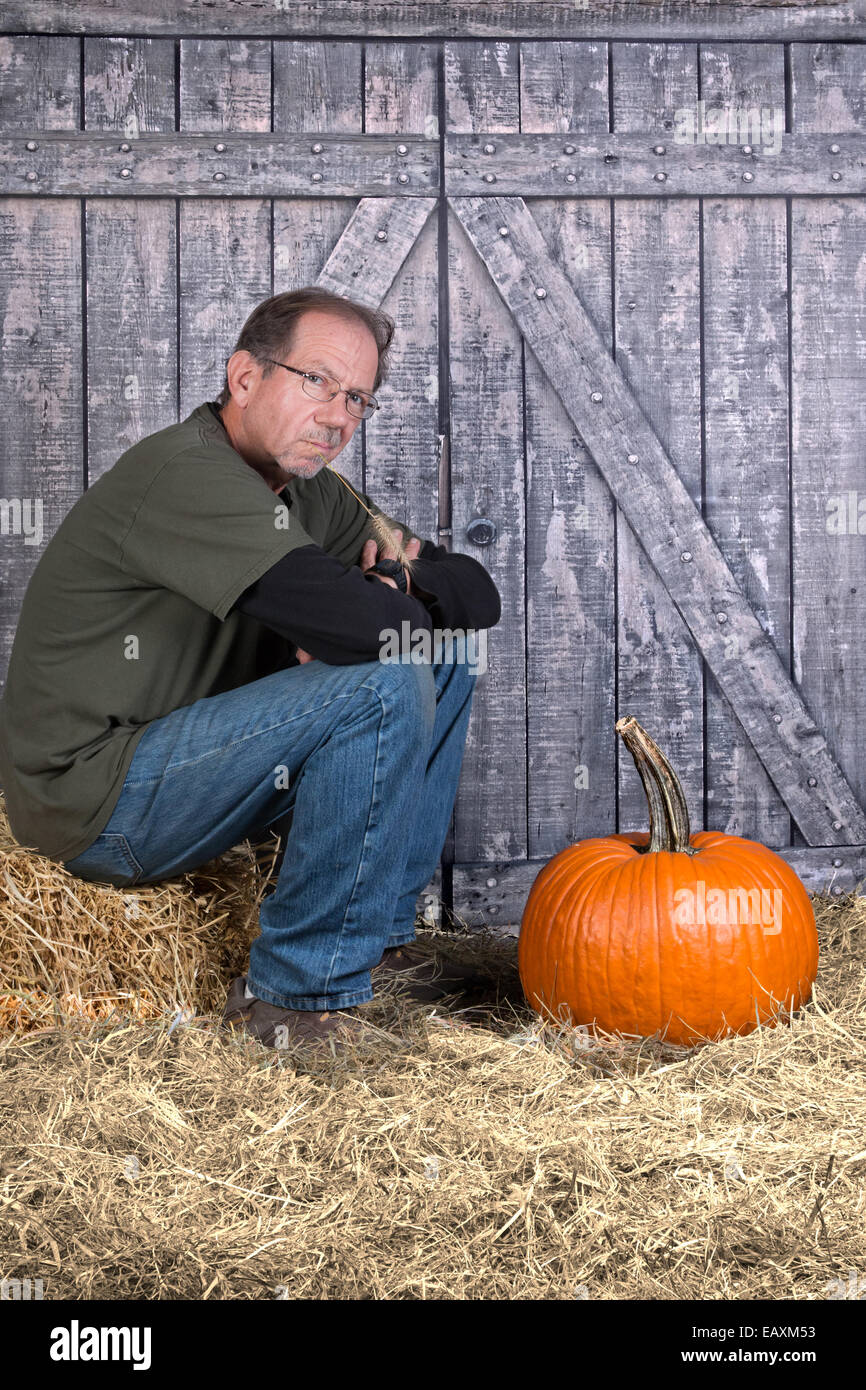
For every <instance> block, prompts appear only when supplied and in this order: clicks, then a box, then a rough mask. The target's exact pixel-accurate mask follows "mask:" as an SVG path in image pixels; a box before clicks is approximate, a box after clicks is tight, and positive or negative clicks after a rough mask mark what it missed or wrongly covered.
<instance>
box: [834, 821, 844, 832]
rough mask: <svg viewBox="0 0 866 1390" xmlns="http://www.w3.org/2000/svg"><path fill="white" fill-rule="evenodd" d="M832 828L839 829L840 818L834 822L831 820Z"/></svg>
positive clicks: (840, 824)
mask: <svg viewBox="0 0 866 1390" xmlns="http://www.w3.org/2000/svg"><path fill="white" fill-rule="evenodd" d="M833 829H834V830H841V829H842V822H841V821H840V820H834V822H833Z"/></svg>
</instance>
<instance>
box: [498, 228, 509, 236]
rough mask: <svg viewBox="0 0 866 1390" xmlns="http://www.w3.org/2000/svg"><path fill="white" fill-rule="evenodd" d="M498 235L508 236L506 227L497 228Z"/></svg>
mask: <svg viewBox="0 0 866 1390" xmlns="http://www.w3.org/2000/svg"><path fill="white" fill-rule="evenodd" d="M499 235H500V236H508V228H507V227H500V228H499Z"/></svg>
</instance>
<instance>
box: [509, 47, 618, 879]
mask: <svg viewBox="0 0 866 1390" xmlns="http://www.w3.org/2000/svg"><path fill="white" fill-rule="evenodd" d="M520 111H521V130H522V131H523V132H525V133H534V132H542V133H555V132H557V131H559V132H562V133H563V136H564V143H568V142H569V139H570V138H571V137H573V136H576V135H579V134H581V133H583V132H588V131H607V129H608V113H609V102H608V50H607V45H606V44H603V43H523V44H522V45H521V49H520ZM571 142H572V143H576V145H577V147H578V149H577V154H576V160H578V161H579V157H580V156H579V144H580V142H579V140H577V141H574V140H572V141H571ZM531 209H532V215H533V217H534V218H535V220H536V222H537V223H538V226H539V228H540V229H541V232H542V233H543V235H544V238H545V241H546V243H547V246H548V248H549V250H550V253H551V256H552V257H553V259H554V260H555V261H556V263H557V264H558V265H559V266H560V268H561V269H562V271H563V273H564V274H565V275H566V276H567V278H568V279H569V281H570V282H571V284H572V285H573V286H574V289H575V290H576V292H577V293H578V294H579V295H580V297H581V299H582V301H583V303H584V304H585V305H586V307H587V309H588V311H589V312H590V313H591V315H592V317H593V319H594V321H595V323H596V325H597V327H598V329H599V331H600V332H601V334H602V335H603V337H604V338H605V341H606V343H607V346H608V349H609V350H610V349H611V347H612V342H611V293H610V275H611V263H610V229H611V210H610V201H609V200H608V199H602V198H586V199H584V198H580V199H578V198H535V199H533V200H532V202H531ZM524 346H525V356H526V364H525V366H526V371H525V393H526V473H527V482H526V499H527V500H526V604H527V608H526V622H527V651H526V665H527V702H528V710H527V721H528V722H527V738H528V745H529V768H528V803H527V804H528V813H529V826H528V842H529V855H530V857H532V858H541V857H550V856H552V855H553V854H555V853H556V852H557V851H558V850H560V849H562V848H563V847H564V846H565V845H567V844H570V843H573V842H574V841H575V840H580V839H584V838H586V837H588V836H591V835H603V834H607V833H608V832H610V831H613V830H615V829H616V824H615V814H616V806H615V798H614V796H613V795H612V792H613V788H614V785H615V756H616V748H615V744H616V737H615V734H614V724H615V721H616V712H615V707H614V695H615V657H616V628H615V621H614V617H615V604H614V592H615V582H616V576H615V571H614V554H615V547H614V527H615V519H614V505H613V500H612V498H611V495H610V489H609V488H608V486H607V484H606V483H605V481H604V479H603V478H602V476H601V474H600V473H599V471H598V469H597V467H596V465H595V462H594V460H593V459H592V458H591V457H590V455H589V453H588V452H587V450H586V448H585V446H584V444H583V442H582V440H581V439H580V437H579V435H577V434H576V432H575V429H574V426H573V424H572V422H571V420H570V419H569V417H568V415H567V413H566V411H565V409H564V407H563V405H562V403H561V402H560V400H559V397H558V396H557V395H556V393H555V392H554V391H553V389H552V388H551V386H550V383H549V382H548V380H547V377H546V376H545V375H544V373H543V372H542V370H541V368H540V367H539V365H538V362H537V359H536V357H535V354H534V353H533V352H532V349H531V348H530V347H529V346H528V345H526V344H525V345H524Z"/></svg>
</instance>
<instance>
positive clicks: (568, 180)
mask: <svg viewBox="0 0 866 1390" xmlns="http://www.w3.org/2000/svg"><path fill="white" fill-rule="evenodd" d="M565 182H566V183H576V182H577V174H566V176H565Z"/></svg>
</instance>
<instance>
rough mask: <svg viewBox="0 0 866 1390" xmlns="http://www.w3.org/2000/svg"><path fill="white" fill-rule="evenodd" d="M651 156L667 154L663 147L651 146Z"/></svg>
mask: <svg viewBox="0 0 866 1390" xmlns="http://www.w3.org/2000/svg"><path fill="white" fill-rule="evenodd" d="M653 154H667V149H666V148H665V146H664V145H653Z"/></svg>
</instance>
